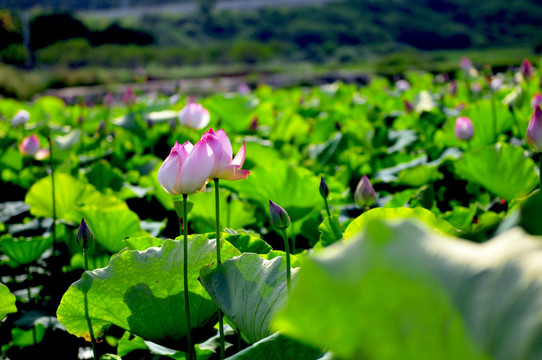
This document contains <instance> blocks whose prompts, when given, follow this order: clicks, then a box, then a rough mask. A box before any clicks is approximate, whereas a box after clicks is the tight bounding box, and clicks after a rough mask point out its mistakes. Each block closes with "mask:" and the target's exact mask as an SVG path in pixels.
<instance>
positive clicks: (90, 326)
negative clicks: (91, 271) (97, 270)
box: [83, 247, 99, 360]
mask: <svg viewBox="0 0 542 360" xmlns="http://www.w3.org/2000/svg"><path fill="white" fill-rule="evenodd" d="M83 258H84V259H85V271H88V254H87V249H86V248H85V247H83ZM83 305H84V307H85V318H86V319H87V325H88V332H89V334H90V343H91V345H92V353H93V354H94V359H96V360H97V359H99V357H98V355H97V353H96V345H95V344H96V338H95V337H94V330H92V321H91V320H90V316H89V314H88V295H87V293H86V292H84V293H83Z"/></svg>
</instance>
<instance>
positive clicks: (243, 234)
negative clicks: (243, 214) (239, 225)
mask: <svg viewBox="0 0 542 360" xmlns="http://www.w3.org/2000/svg"><path fill="white" fill-rule="evenodd" d="M220 234H221V235H220V238H221V239H223V240H226V241H227V242H229V243H230V244H232V245H233V246H235V247H236V248H237V250H239V251H240V252H242V253H244V252H250V253H255V254H267V253H269V252H270V251H271V250H273V248H272V247H271V245H269V244H268V243H266V242H265V240H263V239H262V238H261V237H260V235H259V234H256V233H254V232H251V231H247V230H243V229H241V230H232V229H228V228H226V229H224V232H221V233H220ZM194 236H205V237H206V238H207V239H216V233H214V232H211V233H206V234H201V235H194Z"/></svg>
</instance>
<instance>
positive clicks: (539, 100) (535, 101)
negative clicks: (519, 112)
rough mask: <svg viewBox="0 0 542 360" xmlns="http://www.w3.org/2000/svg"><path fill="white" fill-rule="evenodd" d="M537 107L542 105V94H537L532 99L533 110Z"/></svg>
mask: <svg viewBox="0 0 542 360" xmlns="http://www.w3.org/2000/svg"><path fill="white" fill-rule="evenodd" d="M537 105H542V94H540V93H536V94H535V96H533V98H532V99H531V106H532V108H533V109H536V106H537Z"/></svg>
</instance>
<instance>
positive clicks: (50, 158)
mask: <svg viewBox="0 0 542 360" xmlns="http://www.w3.org/2000/svg"><path fill="white" fill-rule="evenodd" d="M49 161H50V164H51V188H52V193H53V255H54V254H55V244H56V196H55V167H54V164H53V137H52V136H51V135H49Z"/></svg>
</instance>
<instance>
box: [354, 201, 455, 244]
mask: <svg viewBox="0 0 542 360" xmlns="http://www.w3.org/2000/svg"><path fill="white" fill-rule="evenodd" d="M406 218H415V219H418V220H421V221H423V222H424V223H425V224H427V225H428V226H430V227H431V228H432V229H434V230H435V231H437V232H439V233H441V234H448V235H456V234H457V233H458V230H457V229H456V228H454V227H453V226H452V225H451V224H450V223H448V222H447V221H446V220H442V219H439V218H437V217H436V216H435V214H433V213H432V212H431V211H429V210H427V209H424V208H422V207H417V208H406V207H400V208H375V209H371V210H369V211H367V212H364V213H363V214H361V215H360V216H358V217H357V218H356V219H354V220H353V221H352V222H350V224H349V225H348V227H347V228H346V230H345V231H344V238H345V239H350V238H353V237H354V236H355V235H357V234H359V233H360V232H361V231H363V230H364V229H365V227H366V226H367V224H368V223H369V222H371V221H373V220H393V219H406Z"/></svg>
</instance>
